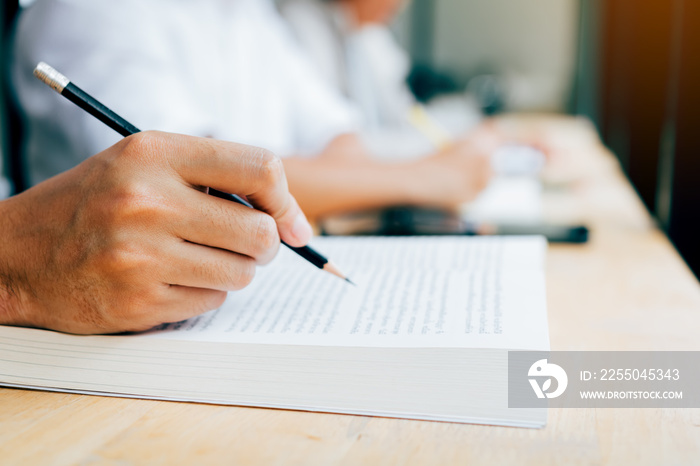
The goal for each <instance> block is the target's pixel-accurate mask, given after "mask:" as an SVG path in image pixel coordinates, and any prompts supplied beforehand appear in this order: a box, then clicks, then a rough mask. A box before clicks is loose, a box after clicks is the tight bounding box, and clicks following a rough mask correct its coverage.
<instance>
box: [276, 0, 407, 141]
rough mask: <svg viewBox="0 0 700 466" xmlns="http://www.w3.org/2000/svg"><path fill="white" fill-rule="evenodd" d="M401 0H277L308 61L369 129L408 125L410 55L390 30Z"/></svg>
mask: <svg viewBox="0 0 700 466" xmlns="http://www.w3.org/2000/svg"><path fill="white" fill-rule="evenodd" d="M403 3H404V2H403V1H402V0H330V1H328V0H326V1H322V0H282V1H281V2H280V4H279V9H280V12H281V13H282V15H283V17H284V19H285V20H286V22H287V23H288V24H289V26H290V27H291V29H292V31H293V33H294V35H295V37H296V38H297V39H298V40H299V43H300V44H301V46H302V48H303V49H304V51H305V52H307V54H308V56H309V58H310V59H311V61H312V63H313V65H314V66H315V68H316V69H317V70H318V72H319V73H320V74H321V76H322V77H323V78H324V79H325V80H326V82H327V83H329V84H330V85H331V86H333V88H335V89H337V90H338V91H339V92H341V93H342V94H343V95H345V96H347V97H348V98H349V99H350V100H351V101H352V102H353V103H355V104H356V105H357V106H358V108H359V110H360V112H361V114H362V117H363V125H364V127H365V128H367V129H369V130H377V129H382V128H396V127H402V126H405V125H406V124H407V115H408V114H409V111H410V109H411V107H412V106H413V105H415V103H416V102H415V99H414V98H413V95H412V94H411V92H410V90H409V89H408V86H407V84H406V79H407V77H408V73H409V71H410V59H409V57H408V54H407V53H406V51H405V50H404V49H403V48H402V47H401V46H400V45H399V44H398V43H397V41H396V39H395V38H394V36H393V34H392V33H391V31H390V30H389V27H388V23H389V22H390V21H391V20H392V19H393V18H394V16H395V15H396V13H397V12H398V10H399V9H400V7H401V5H402V4H403Z"/></svg>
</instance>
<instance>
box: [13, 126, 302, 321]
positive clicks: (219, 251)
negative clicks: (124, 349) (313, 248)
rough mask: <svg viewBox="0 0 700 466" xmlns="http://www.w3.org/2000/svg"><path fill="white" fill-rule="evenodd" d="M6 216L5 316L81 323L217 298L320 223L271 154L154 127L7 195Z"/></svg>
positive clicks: (132, 317)
mask: <svg viewBox="0 0 700 466" xmlns="http://www.w3.org/2000/svg"><path fill="white" fill-rule="evenodd" d="M205 187H212V188H215V189H218V190H220V191H225V192H230V193H235V194H239V195H244V196H246V197H247V198H248V200H249V201H250V202H251V203H252V204H253V205H255V206H256V208H257V209H259V210H254V209H250V208H247V207H245V206H242V205H239V204H236V203H233V202H229V201H225V200H222V199H218V198H215V197H213V196H209V195H207V194H206V189H207V188H205ZM0 219H2V221H1V222H0V235H2V244H0V324H8V325H19V326H29V327H40V328H47V329H53V330H58V331H63V332H70V333H79V334H87V333H116V332H123V331H142V330H147V329H149V328H151V327H153V326H155V325H158V324H161V323H165V322H176V321H180V320H184V319H187V318H189V317H192V316H195V315H198V314H201V313H203V312H206V311H208V310H212V309H215V308H217V307H219V306H220V305H221V304H222V303H223V301H224V299H225V298H226V292H227V291H232V290H238V289H240V288H243V287H245V286H246V285H248V284H249V283H250V281H251V280H252V278H253V276H254V273H255V266H256V263H266V262H268V261H270V260H271V259H272V258H273V257H274V255H275V254H276V252H277V250H278V248H279V244H280V236H281V238H282V239H284V240H285V241H286V242H287V243H289V244H290V245H292V246H303V245H305V244H306V243H307V242H308V241H309V239H310V237H311V234H312V232H311V227H310V226H309V224H308V222H307V221H306V218H305V217H304V215H303V214H302V212H301V210H300V209H299V206H298V205H297V203H296V201H295V200H294V198H293V197H292V196H291V195H290V194H289V192H288V189H287V181H286V178H285V175H284V169H283V166H282V163H281V161H280V160H279V159H278V158H277V157H275V156H274V155H272V154H270V153H269V152H267V151H264V150H262V149H257V148H254V147H249V146H243V145H238V144H233V143H226V142H221V141H214V140H209V139H199V138H193V137H187V136H179V135H173V134H166V133H156V132H147V133H140V134H137V135H134V136H131V137H129V138H126V139H124V140H123V141H121V142H119V143H118V144H116V145H115V146H113V147H111V148H109V149H107V150H106V151H104V152H102V153H100V154H98V155H96V156H94V157H91V158H90V159H88V160H86V161H85V162H83V163H82V164H80V165H78V166H77V167H75V168H74V169H72V170H69V171H67V172H65V173H63V174H61V175H58V176H56V177H54V178H52V179H50V180H48V181H46V182H44V183H41V184H39V185H38V186H36V187H34V188H32V189H30V190H28V191H26V192H24V193H22V194H20V195H18V196H15V197H13V198H10V199H8V200H6V201H3V202H1V203H0Z"/></svg>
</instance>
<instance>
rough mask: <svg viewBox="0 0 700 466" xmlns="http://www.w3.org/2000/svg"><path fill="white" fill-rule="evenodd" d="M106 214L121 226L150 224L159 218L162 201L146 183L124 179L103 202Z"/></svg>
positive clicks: (162, 207) (161, 210) (116, 224)
mask: <svg viewBox="0 0 700 466" xmlns="http://www.w3.org/2000/svg"><path fill="white" fill-rule="evenodd" d="M105 208H106V215H107V216H108V217H109V218H111V222H112V223H113V224H114V225H115V226H118V227H121V228H129V227H131V226H133V225H134V224H136V223H138V224H144V223H145V224H149V225H150V224H152V223H153V222H158V221H159V220H160V219H161V213H162V212H163V209H164V203H163V202H162V199H160V197H159V195H158V194H157V192H156V191H155V190H154V189H153V188H152V187H151V186H150V185H148V184H147V183H143V182H140V181H133V180H131V181H125V182H123V183H120V184H119V186H117V187H116V189H115V190H114V192H113V193H112V195H111V196H110V197H109V199H108V201H107V203H106V204H105Z"/></svg>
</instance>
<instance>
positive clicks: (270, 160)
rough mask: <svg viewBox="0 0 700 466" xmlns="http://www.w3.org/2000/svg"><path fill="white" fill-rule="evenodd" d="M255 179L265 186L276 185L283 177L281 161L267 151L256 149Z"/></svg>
mask: <svg viewBox="0 0 700 466" xmlns="http://www.w3.org/2000/svg"><path fill="white" fill-rule="evenodd" d="M255 159H256V163H257V165H256V166H257V172H258V173H257V177H258V179H259V180H260V181H261V182H262V183H263V184H264V185H265V186H271V185H276V184H277V183H279V182H280V180H281V179H282V178H283V177H284V166H283V165H282V159H280V158H279V157H277V156H276V155H275V154H273V153H272V152H271V151H269V150H267V149H257V150H256V152H255Z"/></svg>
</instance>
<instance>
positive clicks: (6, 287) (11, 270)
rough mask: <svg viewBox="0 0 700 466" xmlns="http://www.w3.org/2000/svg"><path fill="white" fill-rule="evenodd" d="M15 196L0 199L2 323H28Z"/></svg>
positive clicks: (0, 298)
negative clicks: (19, 258) (19, 263)
mask: <svg viewBox="0 0 700 466" xmlns="http://www.w3.org/2000/svg"><path fill="white" fill-rule="evenodd" d="M13 200H14V199H8V200H4V201H0V218H2V219H3V221H2V222H1V223H0V238H2V240H1V241H0V325H24V324H28V323H29V322H28V320H29V319H27V309H26V306H25V303H24V301H25V294H26V293H25V292H24V291H23V289H22V283H21V277H22V273H21V271H20V270H19V269H18V267H17V260H16V256H17V254H18V252H19V250H21V249H22V246H21V244H20V243H19V241H18V240H17V235H16V228H15V226H16V222H17V221H18V220H19V219H18V213H17V212H16V211H13V208H12V204H14V202H13Z"/></svg>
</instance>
